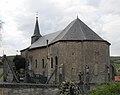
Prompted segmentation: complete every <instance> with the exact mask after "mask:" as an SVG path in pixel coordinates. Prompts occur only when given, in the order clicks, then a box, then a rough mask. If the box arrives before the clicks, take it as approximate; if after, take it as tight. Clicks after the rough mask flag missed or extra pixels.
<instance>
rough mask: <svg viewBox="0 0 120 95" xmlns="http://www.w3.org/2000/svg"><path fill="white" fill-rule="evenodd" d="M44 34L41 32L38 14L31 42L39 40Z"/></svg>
mask: <svg viewBox="0 0 120 95" xmlns="http://www.w3.org/2000/svg"><path fill="white" fill-rule="evenodd" d="M41 36H42V35H41V34H40V30H39V24H38V15H37V16H36V23H35V28H34V33H33V36H32V37H31V44H32V43H34V42H35V41H37V40H38V39H39V38H40V37H41Z"/></svg>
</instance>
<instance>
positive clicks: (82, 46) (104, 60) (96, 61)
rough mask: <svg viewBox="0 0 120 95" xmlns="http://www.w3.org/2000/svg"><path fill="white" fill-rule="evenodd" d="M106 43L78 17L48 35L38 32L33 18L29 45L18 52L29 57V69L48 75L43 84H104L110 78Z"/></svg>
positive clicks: (38, 73) (37, 73) (107, 43)
mask: <svg viewBox="0 0 120 95" xmlns="http://www.w3.org/2000/svg"><path fill="white" fill-rule="evenodd" d="M109 46H110V43H109V42H108V41H106V40H104V39H102V38H101V37H100V36H99V35H97V34H96V33H95V32H94V31H93V30H92V29H90V28H89V27H88V26H87V25H86V24H85V23H84V22H82V21H81V20H80V19H79V18H78V17H77V18H76V19H74V20H73V21H72V22H71V23H70V24H68V26H66V27H65V28H64V29H63V30H61V31H58V32H53V33H50V34H47V35H41V33H40V29H39V21H38V17H36V23H35V28H34V33H33V36H32V37H31V45H30V46H29V47H27V48H26V49H23V50H21V55H22V56H23V57H25V58H26V59H27V60H28V62H29V70H31V71H32V72H33V73H34V74H35V75H42V76H45V77H46V78H47V81H46V83H52V84H54V83H55V84H56V83H60V82H62V81H73V82H74V81H78V80H82V81H84V82H89V83H106V82H108V81H110V80H111V78H112V74H111V73H112V70H111V65H110V59H109V56H110V55H109Z"/></svg>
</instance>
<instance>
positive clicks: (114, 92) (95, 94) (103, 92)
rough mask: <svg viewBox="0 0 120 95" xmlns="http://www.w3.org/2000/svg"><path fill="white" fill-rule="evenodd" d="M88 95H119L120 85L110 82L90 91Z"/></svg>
mask: <svg viewBox="0 0 120 95" xmlns="http://www.w3.org/2000/svg"><path fill="white" fill-rule="evenodd" d="M89 95H120V83H119V82H111V83H108V84H104V85H100V86H98V87H97V88H96V89H95V90H93V91H91V92H90V94H89Z"/></svg>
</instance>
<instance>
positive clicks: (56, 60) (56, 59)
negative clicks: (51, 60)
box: [55, 56, 58, 66]
mask: <svg viewBox="0 0 120 95" xmlns="http://www.w3.org/2000/svg"><path fill="white" fill-rule="evenodd" d="M55 65H56V66H57V65H58V58H57V56H55Z"/></svg>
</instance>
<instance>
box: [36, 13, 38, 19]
mask: <svg viewBox="0 0 120 95" xmlns="http://www.w3.org/2000/svg"><path fill="white" fill-rule="evenodd" d="M36 20H38V12H36Z"/></svg>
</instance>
